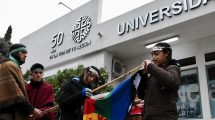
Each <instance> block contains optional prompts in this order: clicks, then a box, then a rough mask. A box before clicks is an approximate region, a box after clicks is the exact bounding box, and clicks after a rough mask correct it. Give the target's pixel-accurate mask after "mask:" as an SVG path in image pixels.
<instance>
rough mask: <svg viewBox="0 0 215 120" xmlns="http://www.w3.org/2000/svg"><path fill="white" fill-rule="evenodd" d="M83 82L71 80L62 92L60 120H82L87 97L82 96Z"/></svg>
mask: <svg viewBox="0 0 215 120" xmlns="http://www.w3.org/2000/svg"><path fill="white" fill-rule="evenodd" d="M81 81H82V80H79V81H78V80H74V79H72V80H70V81H69V82H67V83H65V84H64V85H63V86H62V88H61V91H60V97H59V104H60V114H61V115H60V120H82V119H83V118H82V115H83V114H82V109H83V104H84V100H85V97H83V96H82V95H81V91H82V89H83V87H84V86H83V84H82V82H81Z"/></svg>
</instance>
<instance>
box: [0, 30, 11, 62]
mask: <svg viewBox="0 0 215 120" xmlns="http://www.w3.org/2000/svg"><path fill="white" fill-rule="evenodd" d="M11 34H12V27H11V26H9V27H8V29H7V32H6V33H5V36H4V38H0V59H2V58H3V57H6V56H7V55H8V52H9V48H10V46H11V45H12V43H11V42H10V40H11Z"/></svg>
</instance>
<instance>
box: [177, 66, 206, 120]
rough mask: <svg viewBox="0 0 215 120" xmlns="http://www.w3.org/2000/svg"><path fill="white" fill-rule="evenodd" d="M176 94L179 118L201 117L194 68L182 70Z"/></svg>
mask: <svg viewBox="0 0 215 120" xmlns="http://www.w3.org/2000/svg"><path fill="white" fill-rule="evenodd" d="M178 95H179V99H178V102H177V109H178V113H179V118H182V119H189V118H202V105H201V95H200V89H199V80H198V71H197V69H196V68H195V69H189V70H184V71H182V73H181V86H180V87H179V91H178Z"/></svg>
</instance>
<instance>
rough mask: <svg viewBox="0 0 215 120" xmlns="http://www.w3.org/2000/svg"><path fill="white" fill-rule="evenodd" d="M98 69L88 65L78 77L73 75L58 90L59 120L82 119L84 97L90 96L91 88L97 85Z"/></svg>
mask: <svg viewBox="0 0 215 120" xmlns="http://www.w3.org/2000/svg"><path fill="white" fill-rule="evenodd" d="M99 77H100V72H99V70H98V69H97V68H96V67H94V66H90V67H87V68H85V69H84V71H83V73H82V75H81V77H80V78H77V77H73V78H72V79H71V80H70V81H69V82H68V83H66V84H64V85H63V86H62V88H61V91H60V99H59V103H60V112H61V115H60V120H82V119H83V114H82V109H83V104H84V100H85V98H86V97H90V96H92V92H91V89H93V88H95V87H96V86H97V82H98V80H99Z"/></svg>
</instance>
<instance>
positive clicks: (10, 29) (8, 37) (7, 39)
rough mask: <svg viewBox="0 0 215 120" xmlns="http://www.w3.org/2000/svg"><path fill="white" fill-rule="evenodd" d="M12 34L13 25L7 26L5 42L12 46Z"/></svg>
mask: <svg viewBox="0 0 215 120" xmlns="http://www.w3.org/2000/svg"><path fill="white" fill-rule="evenodd" d="M11 35H12V27H11V25H10V26H9V27H8V28H7V32H6V33H5V35H4V40H5V42H6V43H7V44H8V45H9V46H10V45H12V43H11V41H10V40H11Z"/></svg>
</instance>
